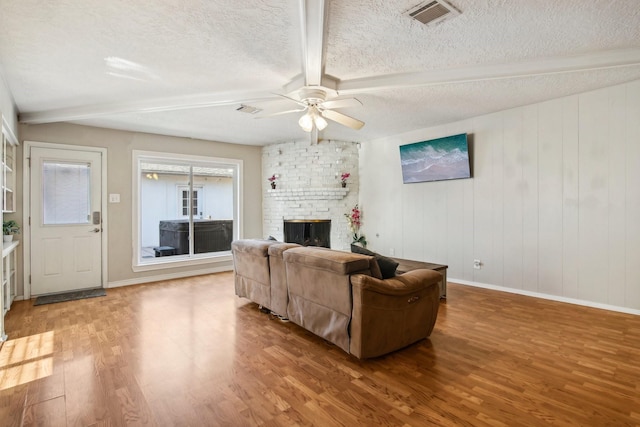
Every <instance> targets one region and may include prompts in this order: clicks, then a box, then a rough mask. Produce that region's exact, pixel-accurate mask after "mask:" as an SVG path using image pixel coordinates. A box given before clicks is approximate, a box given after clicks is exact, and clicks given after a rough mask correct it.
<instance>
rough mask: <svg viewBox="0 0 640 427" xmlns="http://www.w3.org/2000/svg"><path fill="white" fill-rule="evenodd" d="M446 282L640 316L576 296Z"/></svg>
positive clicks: (624, 308)
mask: <svg viewBox="0 0 640 427" xmlns="http://www.w3.org/2000/svg"><path fill="white" fill-rule="evenodd" d="M447 282H451V283H457V284H460V285H466V286H473V287H476V288H484V289H492V290H494V291H500V292H508V293H510V294H518V295H526V296H529V297H535V298H541V299H546V300H551V301H558V302H566V303H568V304H575V305H582V306H585V307H593V308H600V309H603V310H609V311H617V312H619V313H627V314H635V315H638V316H640V310H635V309H633V308H628V307H618V306H616V305H609V304H602V303H599V302H593V301H585V300H581V299H576V298H567V297H561V296H558V295H549V294H543V293H540V292H533V291H527V290H524V289H514V288H507V287H504V286H496V285H489V284H487V283H480V282H472V281H469V280H461V279H454V278H452V277H447Z"/></svg>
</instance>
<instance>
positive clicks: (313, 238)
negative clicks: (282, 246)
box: [284, 219, 331, 248]
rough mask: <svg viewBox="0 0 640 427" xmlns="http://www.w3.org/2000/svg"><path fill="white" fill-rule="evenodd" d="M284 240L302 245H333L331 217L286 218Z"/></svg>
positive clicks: (328, 246)
mask: <svg viewBox="0 0 640 427" xmlns="http://www.w3.org/2000/svg"><path fill="white" fill-rule="evenodd" d="M284 241H285V242H287V243H298V244H299V245H302V246H321V247H324V248H330V247H331V220H330V219H285V220H284Z"/></svg>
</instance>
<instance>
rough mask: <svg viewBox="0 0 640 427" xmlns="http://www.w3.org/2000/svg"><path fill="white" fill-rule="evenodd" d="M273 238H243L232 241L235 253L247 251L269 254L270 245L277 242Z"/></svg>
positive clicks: (247, 252) (260, 254)
mask: <svg viewBox="0 0 640 427" xmlns="http://www.w3.org/2000/svg"><path fill="white" fill-rule="evenodd" d="M276 243H278V242H275V241H273V240H257V239H243V240H234V241H233V242H231V250H232V251H233V252H234V253H246V254H250V255H254V256H263V257H265V258H266V257H267V256H268V250H269V246H271V245H273V244H276Z"/></svg>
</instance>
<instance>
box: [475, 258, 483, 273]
mask: <svg viewBox="0 0 640 427" xmlns="http://www.w3.org/2000/svg"><path fill="white" fill-rule="evenodd" d="M473 268H475V269H476V270H480V269H481V268H482V263H481V262H480V260H479V259H474V260H473Z"/></svg>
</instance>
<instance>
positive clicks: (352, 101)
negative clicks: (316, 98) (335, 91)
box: [320, 98, 362, 109]
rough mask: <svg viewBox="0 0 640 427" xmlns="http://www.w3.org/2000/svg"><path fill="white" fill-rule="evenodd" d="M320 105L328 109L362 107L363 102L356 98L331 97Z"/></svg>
mask: <svg viewBox="0 0 640 427" xmlns="http://www.w3.org/2000/svg"><path fill="white" fill-rule="evenodd" d="M320 107H322V108H328V109H333V108H348V107H362V102H360V101H358V100H357V99H356V98H344V99H331V100H329V101H324V102H323V103H321V104H320Z"/></svg>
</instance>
